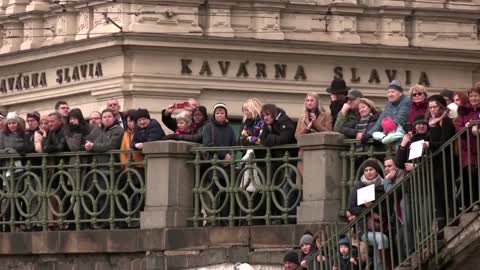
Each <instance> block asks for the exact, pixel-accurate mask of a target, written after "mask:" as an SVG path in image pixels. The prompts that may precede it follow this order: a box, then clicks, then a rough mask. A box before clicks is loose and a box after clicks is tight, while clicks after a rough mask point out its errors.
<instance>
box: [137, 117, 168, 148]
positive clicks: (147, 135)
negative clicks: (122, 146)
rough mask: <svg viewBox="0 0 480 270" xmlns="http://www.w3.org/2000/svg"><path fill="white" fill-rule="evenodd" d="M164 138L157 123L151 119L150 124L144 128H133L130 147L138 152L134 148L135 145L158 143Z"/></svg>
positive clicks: (163, 133)
mask: <svg viewBox="0 0 480 270" xmlns="http://www.w3.org/2000/svg"><path fill="white" fill-rule="evenodd" d="M164 136H165V132H164V131H163V129H162V127H161V126H160V124H159V123H158V121H157V120H155V119H151V120H150V123H149V124H148V126H147V127H145V128H140V127H138V126H135V128H134V129H133V139H132V143H131V147H132V149H134V150H139V149H137V148H136V147H135V144H136V143H145V142H153V141H159V140H161V139H162V138H163V137H164Z"/></svg>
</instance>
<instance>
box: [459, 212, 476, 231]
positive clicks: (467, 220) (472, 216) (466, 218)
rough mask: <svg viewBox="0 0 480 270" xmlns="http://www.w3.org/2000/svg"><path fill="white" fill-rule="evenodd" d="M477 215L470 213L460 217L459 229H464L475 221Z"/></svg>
mask: <svg viewBox="0 0 480 270" xmlns="http://www.w3.org/2000/svg"><path fill="white" fill-rule="evenodd" d="M478 215H479V212H470V213H465V214H462V215H461V216H460V227H462V228H463V227H465V226H467V225H468V224H470V222H472V221H473V220H474V219H476V218H477V217H478Z"/></svg>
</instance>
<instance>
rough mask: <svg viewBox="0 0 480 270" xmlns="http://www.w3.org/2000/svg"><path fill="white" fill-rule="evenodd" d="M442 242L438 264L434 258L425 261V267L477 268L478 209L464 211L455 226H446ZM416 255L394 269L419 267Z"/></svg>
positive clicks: (478, 241) (479, 223)
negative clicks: (405, 264)
mask: <svg viewBox="0 0 480 270" xmlns="http://www.w3.org/2000/svg"><path fill="white" fill-rule="evenodd" d="M443 240H444V244H443V247H441V249H440V251H439V254H438V258H439V264H438V265H437V266H435V261H434V259H430V261H428V262H425V263H423V264H422V266H426V267H425V269H445V270H450V269H451V270H454V269H467V268H466V267H467V266H470V265H471V266H472V267H473V268H471V269H477V268H478V264H480V251H479V250H480V249H479V247H480V211H472V212H469V213H464V214H462V215H461V216H460V220H459V222H458V224H457V225H456V226H447V227H446V228H445V229H444V239H443ZM420 266H421V264H420V263H419V258H418V256H414V257H412V258H411V259H410V263H409V265H407V266H399V267H396V268H395V270H415V269H419V268H420Z"/></svg>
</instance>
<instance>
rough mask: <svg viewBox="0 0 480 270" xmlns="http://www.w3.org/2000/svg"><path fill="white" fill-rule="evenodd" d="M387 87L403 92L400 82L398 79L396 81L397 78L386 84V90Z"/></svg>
mask: <svg viewBox="0 0 480 270" xmlns="http://www.w3.org/2000/svg"><path fill="white" fill-rule="evenodd" d="M388 89H393V90H397V91H398V92H402V93H403V88H402V83H401V82H400V81H397V80H393V81H391V82H390V84H389V85H388V88H387V90H388Z"/></svg>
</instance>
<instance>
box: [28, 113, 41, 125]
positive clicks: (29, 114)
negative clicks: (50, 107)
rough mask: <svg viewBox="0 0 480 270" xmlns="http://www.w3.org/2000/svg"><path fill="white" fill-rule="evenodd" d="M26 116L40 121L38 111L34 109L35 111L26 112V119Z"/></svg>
mask: <svg viewBox="0 0 480 270" xmlns="http://www.w3.org/2000/svg"><path fill="white" fill-rule="evenodd" d="M28 118H33V119H35V120H37V122H39V123H40V113H38V112H36V111H35V112H31V113H27V119H28Z"/></svg>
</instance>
